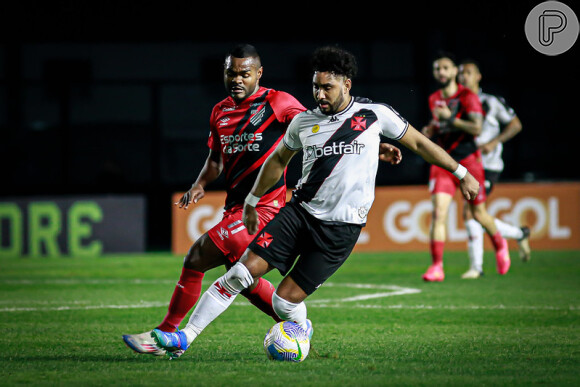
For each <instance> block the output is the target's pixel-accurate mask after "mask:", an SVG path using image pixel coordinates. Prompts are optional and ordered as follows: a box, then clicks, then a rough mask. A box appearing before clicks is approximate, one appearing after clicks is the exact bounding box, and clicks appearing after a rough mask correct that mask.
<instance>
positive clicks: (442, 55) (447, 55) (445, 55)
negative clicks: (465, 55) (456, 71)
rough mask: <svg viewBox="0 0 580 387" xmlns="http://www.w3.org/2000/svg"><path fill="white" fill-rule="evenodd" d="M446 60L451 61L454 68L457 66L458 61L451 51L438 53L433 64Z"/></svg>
mask: <svg viewBox="0 0 580 387" xmlns="http://www.w3.org/2000/svg"><path fill="white" fill-rule="evenodd" d="M444 58H445V59H449V60H450V61H451V62H452V63H453V65H454V66H457V59H456V58H455V55H454V54H453V53H451V52H449V51H438V52H437V54H435V57H434V58H433V60H432V61H431V63H433V62H435V61H437V60H439V59H444Z"/></svg>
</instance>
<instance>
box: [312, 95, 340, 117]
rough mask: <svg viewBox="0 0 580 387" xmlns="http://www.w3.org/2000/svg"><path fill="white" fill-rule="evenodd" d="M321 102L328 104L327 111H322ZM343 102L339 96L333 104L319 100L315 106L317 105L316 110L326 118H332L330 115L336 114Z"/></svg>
mask: <svg viewBox="0 0 580 387" xmlns="http://www.w3.org/2000/svg"><path fill="white" fill-rule="evenodd" d="M321 101H324V102H326V103H327V104H328V108H327V110H322V108H321V107H320V102H321ZM343 102H344V97H343V96H340V97H339V98H338V99H337V100H336V101H334V102H331V101H328V100H320V101H317V104H318V108H319V109H320V111H321V112H322V114H325V115H327V116H332V115H334V114H336V113H338V108H339V107H341V106H342V104H343Z"/></svg>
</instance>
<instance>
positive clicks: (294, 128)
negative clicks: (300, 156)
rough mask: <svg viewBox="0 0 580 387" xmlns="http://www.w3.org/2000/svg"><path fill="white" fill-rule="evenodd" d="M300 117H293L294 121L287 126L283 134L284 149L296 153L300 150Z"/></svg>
mask: <svg viewBox="0 0 580 387" xmlns="http://www.w3.org/2000/svg"><path fill="white" fill-rule="evenodd" d="M299 121H300V115H297V116H295V117H294V119H293V120H292V121H291V122H290V125H288V129H287V130H286V133H284V138H283V139H282V141H284V145H285V146H286V148H288V149H290V150H293V151H298V150H300V149H302V141H301V140H300V123H299Z"/></svg>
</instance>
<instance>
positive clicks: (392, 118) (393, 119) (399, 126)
mask: <svg viewBox="0 0 580 387" xmlns="http://www.w3.org/2000/svg"><path fill="white" fill-rule="evenodd" d="M378 113H379V120H380V123H381V134H382V135H383V136H385V137H387V138H390V139H393V140H400V139H401V137H403V136H404V135H405V133H406V132H407V129H408V128H409V122H408V121H407V120H406V119H404V118H403V117H402V116H401V115H400V114H399V113H398V112H397V111H396V110H395V109H393V108H392V107H391V106H389V105H386V104H384V105H379V110H378Z"/></svg>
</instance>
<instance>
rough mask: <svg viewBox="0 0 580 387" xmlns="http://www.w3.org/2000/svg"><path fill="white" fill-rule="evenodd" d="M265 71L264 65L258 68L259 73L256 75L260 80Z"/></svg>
mask: <svg viewBox="0 0 580 387" xmlns="http://www.w3.org/2000/svg"><path fill="white" fill-rule="evenodd" d="M263 73H264V67H263V66H260V68H259V69H258V72H257V75H256V77H257V78H258V80H260V78H262V74H263Z"/></svg>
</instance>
